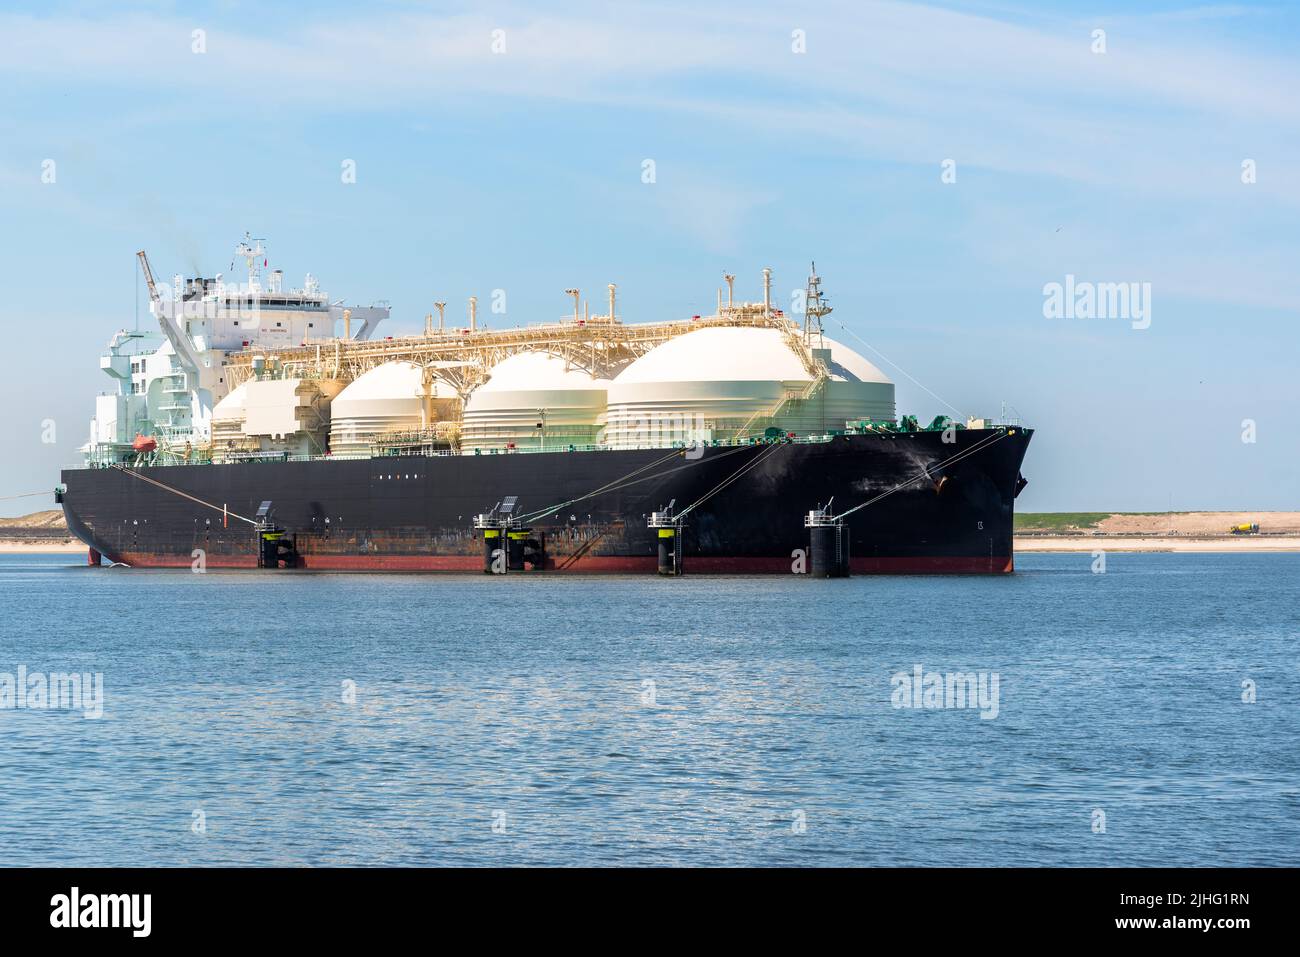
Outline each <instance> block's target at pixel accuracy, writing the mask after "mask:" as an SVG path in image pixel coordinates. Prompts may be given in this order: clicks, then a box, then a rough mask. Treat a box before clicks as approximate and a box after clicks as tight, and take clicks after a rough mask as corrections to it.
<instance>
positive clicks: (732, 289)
mask: <svg viewBox="0 0 1300 957" xmlns="http://www.w3.org/2000/svg"><path fill="white" fill-rule="evenodd" d="M722 279H723V281H724V282H726V284H727V308H728V309H730V308H731V305H732V300H733V298H734V297H735V295H736V277H735V276H733V275H732V274H731V273H729V272H724V273H723V274H722Z"/></svg>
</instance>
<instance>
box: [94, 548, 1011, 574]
mask: <svg viewBox="0 0 1300 957" xmlns="http://www.w3.org/2000/svg"><path fill="white" fill-rule="evenodd" d="M117 560H118V561H121V562H125V563H126V564H128V565H131V566H132V567H134V568H188V567H190V566H191V564H192V562H191V561H190V559H188V558H186V557H184V556H179V555H176V556H173V555H150V554H133V553H126V554H123V555H122V556H120V557H119V558H118V559H117ZM561 561H563V559H561ZM207 564H208V567H210V568H255V567H256V565H257V561H256V559H255V558H254V557H253V556H251V555H250V556H247V557H243V556H233V555H211V556H209V557H208V561H207ZM682 566H683V570H684V571H685V572H686V574H688V575H689V574H692V573H695V574H701V575H736V574H751V575H753V574H759V575H788V574H790V572H791V568H790V559H788V558H753V557H731V558H728V557H725V556H709V557H707V558H701V557H693V556H690V555H688V556H686V558H685V560H684V561H683V563H682ZM299 567H300V568H305V569H310V570H316V571H403V572H482V570H483V559H482V557H481V556H478V555H302V556H300V557H299ZM656 567H657V560H656V558H655V557H654V556H645V557H639V558H638V557H629V556H617V555H588V556H586V557H584V558H581V559H579V560H578V561H577V562H575V563H574V564H573V565H571V566H569V567H568V568H565V569H563V571H565V572H578V573H596V572H606V573H610V572H612V573H623V574H628V573H636V574H647V575H652V574H654V573H655V570H656ZM851 569H852V572H853V574H855V575H926V574H945V575H951V574H983V575H988V574H1007V573H1009V572H1011V571H1014V569H1015V559H1014V558H1013V557H1012V556H1010V555H1000V556H994V557H986V558H972V557H944V556H930V557H915V558H854V559H852V562H851ZM547 570H548V571H557V570H558V569H557V568H556V567H555V565H554V563H552V564H551V565H550V566H549V567H548V569H547ZM531 571H532V570H531V569H529V571H526V572H513V573H512V574H516V575H521V574H525V575H526V574H529V573H531Z"/></svg>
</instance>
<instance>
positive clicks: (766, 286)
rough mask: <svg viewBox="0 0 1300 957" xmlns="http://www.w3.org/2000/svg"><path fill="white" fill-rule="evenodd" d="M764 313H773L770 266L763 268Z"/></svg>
mask: <svg viewBox="0 0 1300 957" xmlns="http://www.w3.org/2000/svg"><path fill="white" fill-rule="evenodd" d="M763 314H764V315H771V314H772V270H771V268H770V267H764V269H763Z"/></svg>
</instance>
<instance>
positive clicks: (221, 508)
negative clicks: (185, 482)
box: [108, 462, 257, 525]
mask: <svg viewBox="0 0 1300 957" xmlns="http://www.w3.org/2000/svg"><path fill="white" fill-rule="evenodd" d="M108 467H109V468H114V469H117V470H118V471H119V472H125V473H126V474H127V475H129V476H131V477H132V478H137V479H139V480H140V481H141V482H148V483H149V484H150V485H156V486H157V487H158V488H160V489H162V490H163V491H164V492H171V493H172V494H173V495H179V496H180V497H181V498H187V499H189V500H190V501H191V502H196V503H197V504H199V505H202V506H203V507H204V508H210V509H212V510H213V511H216V512H220V513H221V514H222V515H229V516H230V517H231V518H237V519H239V520H240V521H241V522H247V523H248V524H249V525H256V524H257V522H256V521H254V520H253V519H251V518H245V517H244V516H243V515H240V514H239V513H237V512H232V511H230V509H228V508H226V507H225V506H224V505H213V504H212V503H211V502H205V501H203V499H201V498H195V497H194V496H193V495H190V494H189V493H188V492H182V491H181V490H180V489H178V488H172V487H171V486H170V485H168V484H166V483H165V482H159V481H158V480H157V479H151V478H149V477H148V476H147V475H141V474H140V473H139V472H136V471H135V470H133V469H129V468H127V467H126V466H125V465H118V464H117V463H116V462H109V463H108Z"/></svg>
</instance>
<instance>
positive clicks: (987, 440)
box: [834, 429, 1010, 519]
mask: <svg viewBox="0 0 1300 957" xmlns="http://www.w3.org/2000/svg"><path fill="white" fill-rule="evenodd" d="M1009 434H1010V433H1009V432H1007V431H1006V430H1005V429H1004V430H1003V431H1002V432H1001V433H1000V434H998V435H988V436H985V437H984V438H982V439H980V440H979V441H978V442H976V443H975V444H974V445H972V446H971V447H970V448H968V449H963V450H962V451H961V452H959V453H957V454H956V455H953V456H951V457H949V458H946V459H944V460H943V461H942V462H940V463H939V464H938V465H931V466H927V467H926V470H925V471H924V472H921V473H919V474H917V475H915V476H913V477H912V478H910V479H908V480H907V481H905V482H900V483H899V484H897V485H895V486H894V487H893V488H891V489H888V490H886V491H884V492H881V493H880V494H879V495H877V496H876V497H875V498H870V499H867V501H865V502H863V503H861V504H860V505H855V506H853V508H851V509H849V510H848V511H847V512H841V513H840V514H839V515H836V516H834V517H835V518H837V519H845V518H848V517H849V516H850V515H852V514H853V513H854V512H857V511H861V510H862V509H864V508H866V507H867V506H868V505H874V504H875V503H876V502H879V501H880V500H881V499H883V498H888V497H889V496H890V495H893V494H894V493H895V492H897V491H898V490H899V489H903V488H906V487H907V486H909V485H911V484H912V483H913V482H917V481H920V480H921V479H928V478H930V470H931V469H941V468H943V467H944V466H945V465H951V464H952V463H954V462H960V461H961V460H962V459H964V458H966V457H967V456H970V455H974V454H975V453H976V452H978V451H979V450H980V449H981V448H984V447H986V446H990V445H993V444H994V443H997V442H1001V441H1002V440H1003V439H1005V438H1006V437H1007V436H1008V435H1009ZM931 481H933V480H931Z"/></svg>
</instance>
